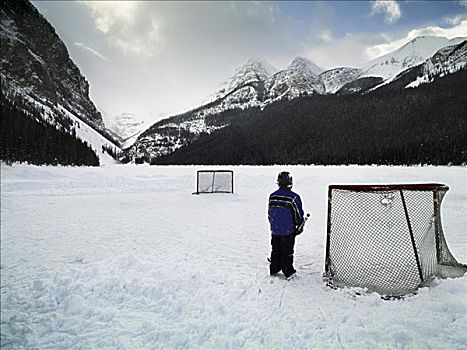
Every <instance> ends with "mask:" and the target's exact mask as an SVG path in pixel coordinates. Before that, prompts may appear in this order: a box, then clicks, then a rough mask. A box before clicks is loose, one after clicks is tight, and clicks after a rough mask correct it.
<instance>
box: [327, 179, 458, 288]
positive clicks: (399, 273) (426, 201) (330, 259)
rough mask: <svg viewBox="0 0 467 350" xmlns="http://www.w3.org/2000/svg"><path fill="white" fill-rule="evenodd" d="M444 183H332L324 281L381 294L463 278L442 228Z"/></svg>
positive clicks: (445, 187)
mask: <svg viewBox="0 0 467 350" xmlns="http://www.w3.org/2000/svg"><path fill="white" fill-rule="evenodd" d="M448 190H449V187H448V186H446V185H443V184H400V185H330V186H329V188H328V218H327V238H326V257H325V277H326V279H327V280H328V282H329V283H330V284H331V285H333V286H336V287H346V286H348V287H360V288H367V289H368V290H369V291H375V292H378V293H380V294H383V295H391V296H400V295H404V294H408V293H412V292H414V291H416V290H417V289H418V288H419V287H420V286H422V285H424V284H426V283H428V282H429V281H431V279H432V278H434V277H442V278H448V277H461V276H463V275H464V273H465V272H466V271H467V266H466V265H463V264H460V263H458V262H457V260H456V259H455V258H454V256H453V255H452V254H451V252H450V250H449V248H448V245H447V243H446V239H445V236H444V233H443V230H442V225H441V202H442V200H443V198H444V195H445V194H446V192H447V191H448Z"/></svg>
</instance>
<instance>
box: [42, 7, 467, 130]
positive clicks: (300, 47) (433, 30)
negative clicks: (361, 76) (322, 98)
mask: <svg viewBox="0 0 467 350" xmlns="http://www.w3.org/2000/svg"><path fill="white" fill-rule="evenodd" d="M33 4H34V5H35V6H36V7H37V8H38V10H39V11H40V12H41V13H42V14H43V15H44V16H45V17H46V18H47V20H48V21H49V22H50V23H51V24H52V25H53V26H54V27H55V29H56V31H57V33H58V35H59V36H60V37H61V38H62V40H63V41H64V42H65V45H66V46H67V48H68V50H69V52H70V55H71V57H72V59H73V60H74V62H75V63H76V64H77V65H78V67H79V68H80V70H81V72H82V73H83V74H84V76H85V77H86V78H87V80H88V81H89V83H90V86H91V98H92V100H93V101H94V103H95V104H96V106H97V108H98V109H99V110H100V111H101V112H102V113H103V115H104V119H105V121H106V123H110V122H112V120H113V118H114V116H115V115H117V114H120V113H123V112H129V113H133V114H135V115H136V117H137V118H138V119H141V120H146V121H150V120H155V119H157V118H160V117H161V115H170V114H174V113H177V112H182V111H186V110H188V109H191V108H193V107H196V106H198V105H199V104H200V103H201V102H202V101H203V100H204V99H205V98H206V97H207V96H209V95H211V94H212V93H214V92H215V91H216V90H217V88H218V87H219V86H220V84H221V83H222V82H224V81H225V80H227V79H228V78H229V77H230V76H231V75H232V74H233V73H234V72H235V70H236V68H237V67H239V66H241V65H243V64H245V63H246V62H247V61H248V59H251V58H254V59H262V60H266V61H268V62H270V63H271V64H272V65H274V66H275V67H276V68H279V69H281V68H285V67H286V66H287V65H288V64H289V63H290V62H291V61H292V59H293V58H294V57H296V56H304V57H307V58H308V59H310V60H312V61H313V62H315V63H316V64H318V65H319V66H321V67H323V68H326V69H328V68H333V67H338V66H351V67H360V66H362V65H363V64H364V63H366V62H367V61H369V60H370V59H373V58H375V57H377V56H380V55H382V54H385V53H387V52H390V51H393V50H395V49H397V48H398V47H400V46H402V45H403V44H405V43H406V42H408V41H409V40H411V39H412V38H414V37H415V36H418V35H439V36H445V37H448V38H453V37H456V36H467V1H427V2H424V1H336V2H329V1H327V2H318V1H312V2H304V1H298V2H291V1H285V2H280V1H279V2H275V1H274V2H243V1H241V2H227V1H219V2H215V1H206V2H193V1H187V2H181V1H176V2H168V1H161V2H157V1H154V2H151V1H142V2H136V1H130V2H123V1H117V2H111V1H73V2H72V1H33Z"/></svg>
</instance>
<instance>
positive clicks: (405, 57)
mask: <svg viewBox="0 0 467 350" xmlns="http://www.w3.org/2000/svg"><path fill="white" fill-rule="evenodd" d="M449 44H450V40H449V39H448V38H445V37H440V36H430V35H423V36H417V37H416V38H414V39H412V40H410V41H409V42H407V43H406V44H404V45H403V46H401V47H400V48H399V49H397V50H395V51H393V52H390V53H388V54H386V55H383V56H380V57H377V58H375V59H373V60H371V61H370V62H368V63H367V64H366V65H365V66H364V67H363V71H364V74H363V75H362V77H382V78H383V79H388V78H391V77H395V76H396V75H397V74H399V73H401V72H402V71H404V70H406V69H408V68H411V67H414V66H416V65H419V64H421V63H423V62H424V61H425V60H426V59H428V58H429V57H431V56H433V55H434V54H435V53H436V52H437V51H438V50H439V49H441V48H442V47H444V46H447V45H449Z"/></svg>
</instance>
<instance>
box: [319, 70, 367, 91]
mask: <svg viewBox="0 0 467 350" xmlns="http://www.w3.org/2000/svg"><path fill="white" fill-rule="evenodd" d="M361 74H362V70H361V69H360V68H350V67H339V68H334V69H330V70H327V71H325V72H322V73H321V74H320V75H319V78H320V79H321V81H322V82H323V84H324V88H325V90H326V93H330V94H334V93H336V92H337V91H338V90H339V89H340V88H341V87H342V86H344V85H345V84H347V83H349V82H351V81H354V80H355V79H357V78H358V77H359V76H360V75H361Z"/></svg>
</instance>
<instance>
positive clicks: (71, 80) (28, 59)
mask: <svg viewBox="0 0 467 350" xmlns="http://www.w3.org/2000/svg"><path fill="white" fill-rule="evenodd" d="M0 13H1V21H0V43H1V47H2V59H1V62H0V76H1V80H2V94H3V95H4V96H6V97H7V98H10V99H21V100H23V101H27V102H28V103H30V104H34V105H36V107H39V108H40V109H43V110H44V111H46V113H43V118H44V119H46V120H47V121H48V122H49V123H51V124H53V125H56V126H57V127H58V126H61V127H64V128H65V129H66V130H70V129H69V127H70V126H71V127H74V128H75V129H76V132H77V135H80V136H79V137H80V138H82V139H83V140H84V141H87V142H88V143H90V144H91V145H92V146H93V148H94V149H95V151H96V153H97V155H98V156H99V158H101V161H105V160H106V156H103V155H102V152H101V146H102V145H104V144H107V145H109V146H110V147H112V148H116V149H118V146H117V145H116V143H115V140H114V139H113V138H112V136H111V135H110V134H109V132H108V130H107V129H106V127H105V125H104V122H103V118H102V115H101V113H100V112H99V111H98V110H97V108H96V106H95V105H94V103H93V102H92V101H91V99H90V97H89V83H88V82H87V80H86V79H85V77H84V76H83V75H82V74H81V72H80V70H79V68H78V67H77V66H76V64H75V63H74V62H73V61H72V60H71V58H70V56H69V54H68V50H67V48H66V46H65V44H64V43H63V41H62V40H61V39H60V37H59V36H58V34H57V33H56V32H55V29H54V28H53V27H52V25H50V23H48V22H47V20H46V19H45V18H44V17H43V16H42V15H41V14H40V13H39V12H38V11H37V9H36V8H35V7H34V6H33V5H32V4H31V3H30V2H29V1H27V0H6V1H3V2H2V7H1V11H0ZM77 125H80V126H83V127H84V128H86V129H87V127H89V128H91V129H94V130H95V131H96V132H91V131H89V132H80V130H78V128H77ZM84 125H86V127H85V126H84ZM87 136H89V137H90V139H87V138H86V137H87ZM98 139H99V140H98Z"/></svg>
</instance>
